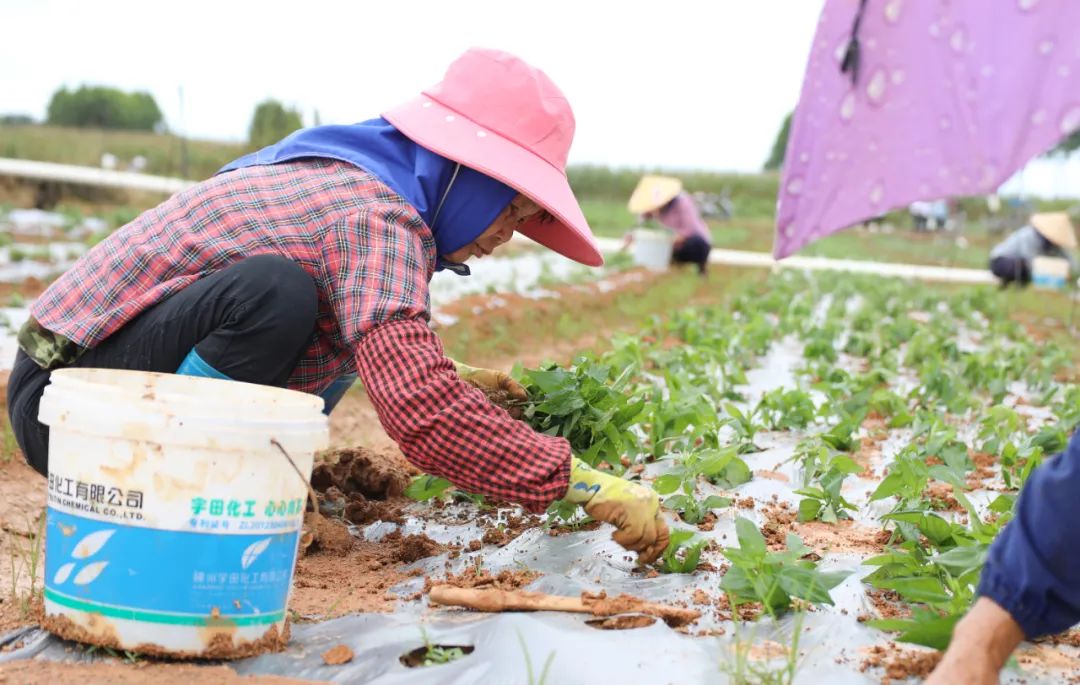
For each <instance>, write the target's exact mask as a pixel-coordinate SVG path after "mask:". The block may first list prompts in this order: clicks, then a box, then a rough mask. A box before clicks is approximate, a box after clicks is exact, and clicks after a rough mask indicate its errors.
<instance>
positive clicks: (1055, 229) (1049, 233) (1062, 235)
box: [1031, 212, 1076, 250]
mask: <svg viewBox="0 0 1080 685" xmlns="http://www.w3.org/2000/svg"><path fill="white" fill-rule="evenodd" d="M1031 225H1032V226H1034V227H1035V230H1036V231H1038V232H1039V233H1041V234H1042V236H1043V237H1044V238H1046V239H1047V240H1049V241H1050V242H1052V243H1053V244H1055V245H1057V246H1058V247H1063V248H1065V249H1066V250H1075V249H1076V231H1075V230H1074V229H1073V225H1072V222H1071V221H1069V215H1068V214H1066V213H1065V212H1049V213H1046V214H1032V215H1031Z"/></svg>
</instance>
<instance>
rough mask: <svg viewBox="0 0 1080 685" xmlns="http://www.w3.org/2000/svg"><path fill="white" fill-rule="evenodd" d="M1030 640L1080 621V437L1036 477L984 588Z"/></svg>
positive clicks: (1001, 540)
mask: <svg viewBox="0 0 1080 685" xmlns="http://www.w3.org/2000/svg"><path fill="white" fill-rule="evenodd" d="M979 594H980V595H982V596H984V597H988V598H990V599H992V600H994V601H995V602H996V603H997V604H999V605H1000V606H1001V607H1002V608H1003V609H1005V610H1006V611H1008V612H1009V613H1010V614H1011V615H1012V617H1013V619H1015V620H1016V622H1017V623H1019V624H1020V627H1021V628H1022V629H1023V631H1024V634H1025V635H1027V636H1028V637H1029V638H1035V637H1038V636H1040V635H1048V634H1051V633H1057V632H1061V631H1062V630H1065V629H1067V628H1069V627H1070V626H1072V625H1073V624H1075V623H1077V622H1078V621H1080V431H1077V432H1076V433H1075V434H1074V435H1073V436H1072V439H1071V440H1070V441H1069V446H1068V447H1067V448H1066V449H1065V452H1064V453H1062V454H1060V455H1058V456H1056V457H1052V458H1050V459H1047V460H1046V462H1045V463H1044V464H1043V465H1042V466H1040V467H1038V468H1037V469H1035V470H1034V471H1033V472H1032V473H1031V477H1030V478H1029V479H1028V481H1027V484H1026V485H1025V486H1024V489H1023V492H1021V493H1020V498H1019V501H1018V502H1017V508H1016V518H1014V519H1013V520H1012V521H1011V522H1010V523H1009V524H1008V525H1006V526H1005V529H1004V530H1003V531H1002V532H1001V534H1000V535H999V536H998V537H997V539H996V540H994V544H993V545H991V547H990V553H989V555H988V557H987V560H986V566H985V567H984V568H983V572H982V578H981V580H980V582H979Z"/></svg>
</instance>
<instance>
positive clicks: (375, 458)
mask: <svg viewBox="0 0 1080 685" xmlns="http://www.w3.org/2000/svg"><path fill="white" fill-rule="evenodd" d="M411 472H412V468H411V467H410V466H409V464H408V462H406V461H405V458H404V457H402V456H401V455H399V454H395V453H394V452H392V451H390V450H383V451H375V450H370V449H366V448H363V447H356V448H348V449H337V450H331V451H329V452H324V453H322V454H320V455H319V463H317V464H316V465H315V468H314V470H313V471H312V473H311V485H312V487H314V488H315V490H317V491H318V492H326V491H327V490H328V489H329V488H331V487H335V488H337V489H338V491H339V492H341V493H342V494H343V495H345V496H349V495H353V494H358V495H362V496H363V497H364V498H366V499H372V500H387V499H392V498H395V497H400V496H401V495H402V493H404V492H405V488H407V487H408V486H409V475H410V473H411Z"/></svg>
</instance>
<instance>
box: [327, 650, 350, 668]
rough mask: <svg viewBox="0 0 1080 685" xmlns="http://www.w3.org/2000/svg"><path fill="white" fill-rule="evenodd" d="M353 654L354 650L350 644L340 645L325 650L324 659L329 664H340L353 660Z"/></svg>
mask: <svg viewBox="0 0 1080 685" xmlns="http://www.w3.org/2000/svg"><path fill="white" fill-rule="evenodd" d="M353 656H354V655H353V651H352V650H351V649H349V646H348V645H338V646H336V647H331V648H330V649H328V650H326V651H325V652H323V653H322V660H323V663H324V664H326V665H327V666H340V665H341V664H347V663H349V662H350V661H352V660H353Z"/></svg>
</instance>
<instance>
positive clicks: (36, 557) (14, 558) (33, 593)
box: [8, 511, 45, 620]
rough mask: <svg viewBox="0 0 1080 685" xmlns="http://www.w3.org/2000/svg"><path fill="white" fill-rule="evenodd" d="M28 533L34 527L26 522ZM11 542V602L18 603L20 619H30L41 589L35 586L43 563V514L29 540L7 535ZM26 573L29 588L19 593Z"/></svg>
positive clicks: (42, 513)
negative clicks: (21, 579)
mask: <svg viewBox="0 0 1080 685" xmlns="http://www.w3.org/2000/svg"><path fill="white" fill-rule="evenodd" d="M26 529H27V530H28V531H32V530H34V526H33V525H32V524H31V523H30V521H29V520H28V521H27V522H26ZM8 538H9V540H10V541H11V547H12V549H11V552H10V555H11V559H10V561H11V601H12V602H15V603H18V605H19V611H20V613H21V616H22V618H23V619H24V620H25V619H28V618H30V615H31V613H32V612H33V605H34V603H35V601H36V600H37V599H39V598H40V596H41V588H39V587H38V586H37V575H38V570H39V569H40V568H41V564H42V562H43V561H44V558H43V554H42V553H43V550H44V543H45V512H44V511H43V512H41V514H40V515H39V516H38V522H37V530H36V531H34V532H33V534H32V535H30V536H29V540H27V541H26V542H25V543H23V542H22V539H23V538H22V536H20V535H15V534H9V535H8ZM24 572H25V573H26V574H27V576H28V577H29V580H30V588H29V590H28V591H27V592H26V593H25V594H20V593H19V579H20V578H21V577H22V574H23V573H24Z"/></svg>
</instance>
